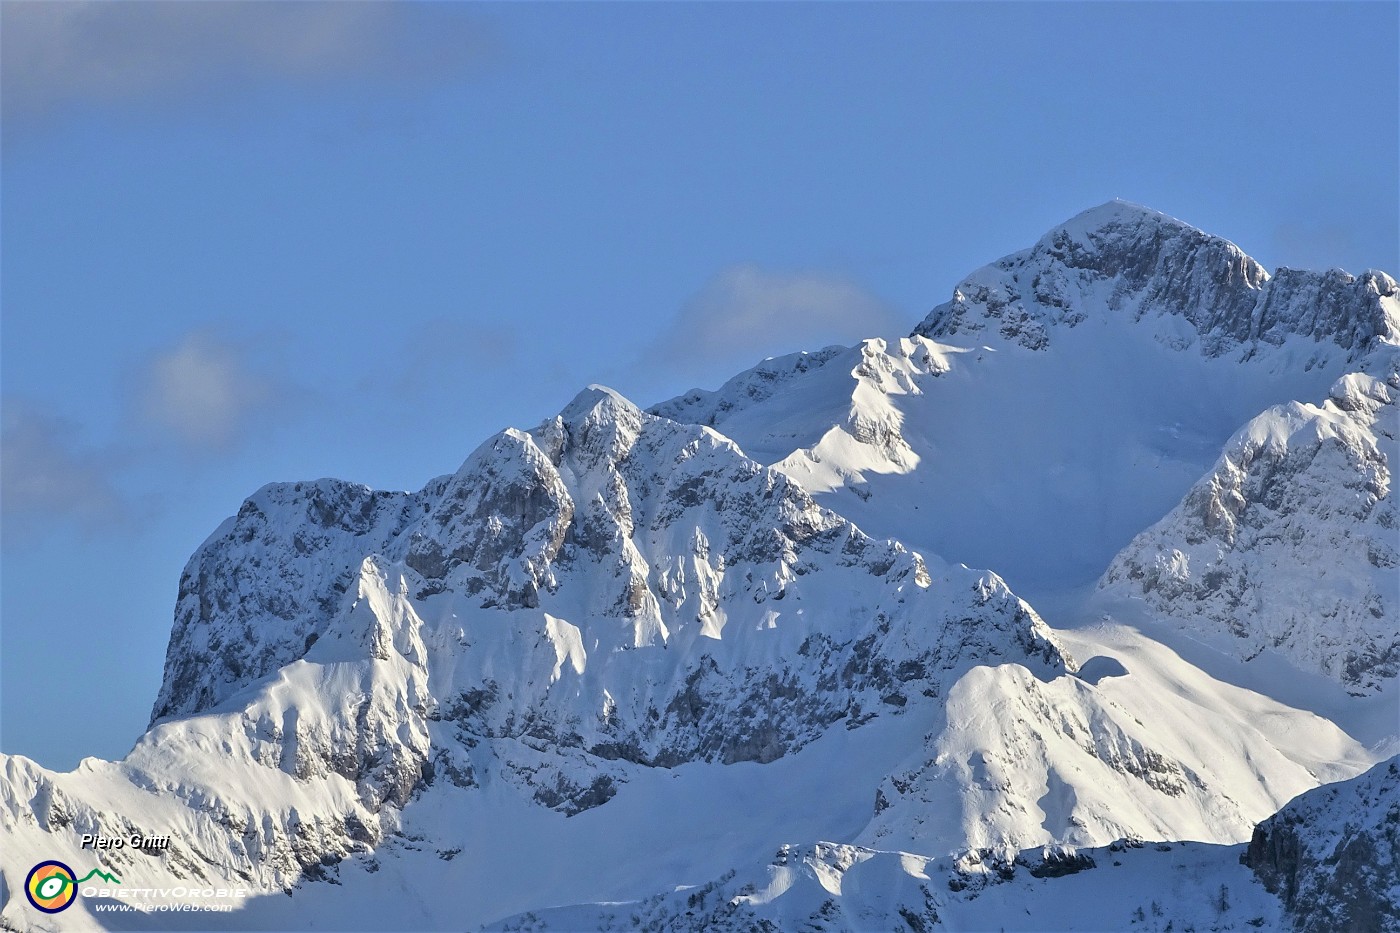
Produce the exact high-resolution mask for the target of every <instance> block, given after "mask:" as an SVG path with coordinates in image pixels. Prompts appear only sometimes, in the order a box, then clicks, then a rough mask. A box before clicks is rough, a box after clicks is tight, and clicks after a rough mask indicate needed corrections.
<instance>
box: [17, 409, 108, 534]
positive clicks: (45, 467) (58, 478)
mask: <svg viewBox="0 0 1400 933" xmlns="http://www.w3.org/2000/svg"><path fill="white" fill-rule="evenodd" d="M115 467H116V464H115V462H114V459H113V457H112V455H111V453H110V452H109V451H105V450H96V449H90V448H89V449H85V448H83V447H82V446H81V444H80V443H79V430H78V428H77V426H76V425H74V424H72V423H71V422H68V421H65V420H63V419H61V418H58V417H55V416H53V415H52V414H49V413H47V412H45V411H43V410H41V409H40V408H38V407H37V406H35V405H33V404H31V403H27V402H23V401H20V400H17V399H6V400H5V403H4V406H3V413H0V513H3V519H4V524H5V531H6V535H5V538H6V542H7V544H9V543H14V541H15V540H16V536H19V537H20V538H24V537H27V536H29V535H32V534H34V533H36V532H38V531H40V530H41V528H42V526H43V525H46V524H48V523H51V522H53V521H55V520H57V521H60V522H72V523H74V524H76V525H77V526H78V527H79V528H81V529H82V530H84V531H87V532H92V531H97V530H101V529H103V528H108V527H113V526H118V525H121V524H123V523H124V522H125V521H126V520H127V519H128V518H130V509H129V507H128V505H127V503H126V502H125V501H124V500H123V498H122V495H121V494H120V492H119V491H118V490H117V488H116V486H115V485H114V483H113V473H114V470H115Z"/></svg>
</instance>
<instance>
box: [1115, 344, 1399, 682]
mask: <svg viewBox="0 0 1400 933" xmlns="http://www.w3.org/2000/svg"><path fill="white" fill-rule="evenodd" d="M1398 440H1400V377H1398V376H1397V375H1396V374H1395V373H1394V372H1393V371H1392V372H1391V374H1390V375H1389V376H1388V378H1386V379H1381V378H1378V377H1376V376H1371V375H1367V374H1365V373H1356V374H1353V375H1350V376H1346V377H1344V378H1343V379H1341V380H1339V381H1338V382H1337V383H1336V384H1335V385H1334V386H1333V388H1332V391H1331V393H1330V396H1329V397H1328V398H1327V399H1326V400H1325V401H1323V402H1322V403H1321V404H1320V405H1308V404H1303V403H1299V402H1293V403H1290V404H1288V405H1281V406H1277V407H1275V408H1272V409H1270V410H1269V411H1267V412H1265V413H1263V414H1262V415H1260V416H1259V417H1257V418H1255V419H1254V420H1252V421H1251V422H1249V424H1247V425H1245V426H1244V427H1243V428H1242V429H1241V430H1240V431H1239V432H1238V433H1237V434H1236V435H1235V437H1234V438H1232V439H1231V441H1230V443H1229V444H1228V445H1227V446H1226V448H1225V452H1224V453H1223V454H1222V456H1221V458H1220V460H1219V461H1218V462H1217V464H1216V465H1215V467H1214V469H1212V470H1211V471H1210V472H1209V473H1208V474H1207V475H1206V476H1204V477H1203V478H1202V479H1201V480H1200V481H1199V482H1197V483H1196V484H1195V486H1193V487H1192V489H1191V491H1190V492H1188V493H1187V494H1186V497H1185V498H1184V499H1183V500H1182V502H1181V504H1180V505H1178V506H1177V507H1176V508H1175V509H1173V510H1172V511H1171V512H1170V513H1169V514H1168V515H1167V516H1166V517H1165V518H1163V519H1162V520H1161V521H1160V522H1158V523H1157V524H1156V525H1154V526H1153V527H1151V528H1150V529H1148V530H1147V531H1145V532H1143V533H1142V534H1140V535H1138V536H1137V537H1136V538H1135V539H1134V540H1133V542H1132V543H1131V544H1129V545H1128V547H1127V548H1125V549H1124V551H1123V552H1122V553H1120V554H1119V555H1118V557H1117V558H1115V559H1114V561H1113V563H1112V564H1111V565H1110V567H1109V568H1108V571H1107V572H1106V573H1105V574H1104V577H1103V579H1102V580H1101V581H1100V588H1101V589H1104V590H1106V591H1109V592H1123V593H1130V594H1133V595H1136V596H1140V597H1141V598H1143V599H1145V600H1146V601H1147V603H1148V605H1150V606H1151V607H1152V608H1153V609H1154V610H1155V611H1156V612H1158V613H1160V614H1161V615H1163V616H1165V617H1168V618H1170V619H1171V620H1172V621H1173V622H1175V623H1176V624H1178V625H1180V626H1182V627H1184V628H1187V629H1190V630H1193V631H1197V632H1200V633H1202V634H1207V635H1210V634H1226V633H1228V635H1229V636H1232V638H1233V649H1234V650H1235V651H1236V653H1238V654H1239V655H1240V656H1242V657H1245V658H1250V657H1253V656H1254V655H1256V654H1258V653H1259V652H1260V651H1261V650H1264V649H1266V648H1268V649H1273V650H1275V651H1277V652H1279V653H1282V654H1284V655H1286V656H1287V657H1288V658H1290V659H1291V660H1293V661H1294V662H1295V663H1296V664H1298V665H1299V666H1300V667H1303V668H1305V669H1308V670H1314V671H1319V672H1322V673H1325V674H1328V675H1329V676H1332V677H1335V678H1337V679H1338V680H1340V681H1341V682H1342V683H1344V684H1346V685H1347V686H1348V687H1349V688H1350V689H1353V690H1355V691H1357V692H1363V693H1364V692H1372V691H1377V690H1379V689H1381V688H1382V687H1383V686H1384V685H1385V684H1386V683H1387V682H1388V681H1390V680H1393V679H1394V678H1395V676H1396V674H1397V673H1400V632H1397V630H1396V625H1395V619H1396V617H1397V613H1400V607H1397V605H1396V601H1397V596H1398V595H1400V594H1397V592H1396V576H1397V572H1398V571H1397V567H1400V549H1398V548H1397V544H1398V543H1400V520H1397V515H1398V514H1400V513H1397V510H1396V499H1395V494H1394V489H1393V477H1392V473H1391V470H1392V468H1393V465H1394V463H1395V462H1396V461H1397V458H1400V444H1397V441H1398Z"/></svg>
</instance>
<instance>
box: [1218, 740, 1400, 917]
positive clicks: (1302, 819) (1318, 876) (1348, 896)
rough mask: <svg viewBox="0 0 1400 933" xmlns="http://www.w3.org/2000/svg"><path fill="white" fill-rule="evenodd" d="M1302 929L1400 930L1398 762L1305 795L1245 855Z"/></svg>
mask: <svg viewBox="0 0 1400 933" xmlns="http://www.w3.org/2000/svg"><path fill="white" fill-rule="evenodd" d="M1241 860H1242V861H1243V862H1244V863H1245V864H1246V865H1248V866H1249V867H1250V868H1252V869H1254V873H1255V874H1256V875H1258V876H1259V878H1260V880H1262V881H1263V882H1264V885H1265V886H1266V887H1267V888H1268V889H1269V890H1270V891H1271V892H1273V893H1275V894H1277V895H1278V896H1279V897H1280V898H1281V899H1282V900H1283V902H1284V905H1285V906H1286V907H1287V909H1288V911H1289V913H1290V915H1291V919H1292V920H1293V922H1294V928H1295V929H1297V930H1299V931H1305V933H1323V931H1329V933H1331V931H1335V933H1362V931H1387V933H1388V931H1394V930H1400V759H1396V758H1392V759H1390V760H1389V761H1385V762H1381V763H1380V764H1378V765H1376V766H1375V767H1374V768H1372V769H1371V770H1370V771H1368V772H1366V773H1365V774H1363V775H1361V776H1360V777H1357V778H1353V779H1352V780H1350V781H1343V782H1341V783H1339V784H1329V785H1327V786H1326V787H1320V788H1318V789H1317V790H1314V791H1309V792H1308V793H1306V794H1303V795H1302V796H1301V797H1299V798H1298V799H1297V800H1294V801H1292V802H1291V803H1289V804H1288V805H1287V806H1286V807H1284V808H1283V809H1282V810H1280V811H1279V812H1278V813H1277V814H1275V815H1274V816H1272V817H1270V818H1269V819H1267V820H1265V821H1264V822H1262V823H1260V824H1259V826H1258V828H1257V829H1255V831H1254V838H1252V839H1251V840H1250V842H1249V848H1248V850H1247V851H1246V852H1245V854H1244V856H1243V857H1242V859H1241Z"/></svg>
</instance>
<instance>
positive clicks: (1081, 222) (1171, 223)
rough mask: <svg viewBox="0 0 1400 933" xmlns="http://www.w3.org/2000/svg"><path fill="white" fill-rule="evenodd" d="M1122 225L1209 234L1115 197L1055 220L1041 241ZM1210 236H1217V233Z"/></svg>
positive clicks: (1086, 237) (1084, 237)
mask: <svg viewBox="0 0 1400 933" xmlns="http://www.w3.org/2000/svg"><path fill="white" fill-rule="evenodd" d="M1124 227H1133V228H1147V229H1151V230H1163V229H1166V230H1175V231H1179V232H1181V233H1194V234H1197V235H1199V236H1202V237H1209V235H1208V234H1206V233H1204V232H1203V231H1201V230H1199V229H1197V228H1196V227H1193V226H1191V225H1190V224H1188V223H1186V222H1184V221H1181V220H1177V219H1176V218H1175V217H1172V216H1170V215H1168V214H1164V213H1162V212H1161V211H1157V210H1153V209H1152V208H1150V207H1146V206H1144V205H1142V204H1136V203H1134V202H1132V201H1124V200H1123V199H1121V198H1114V199H1112V200H1111V201H1105V202H1104V203H1102V204H1100V205H1098V206H1097V207H1091V208H1089V209H1088V210H1085V211H1081V212H1080V213H1078V214H1075V215H1074V216H1073V217H1071V218H1070V219H1069V220H1066V221H1065V222H1064V223H1061V224H1057V225H1056V226H1054V227H1053V228H1051V229H1050V230H1049V232H1047V233H1046V234H1045V236H1043V237H1042V238H1041V242H1042V243H1044V242H1046V241H1047V240H1053V239H1054V238H1055V237H1056V236H1063V235H1068V236H1069V237H1071V238H1072V239H1074V240H1076V241H1078V242H1087V241H1090V240H1092V239H1095V238H1098V237H1102V236H1103V235H1105V234H1107V233H1109V232H1111V231H1115V230H1117V229H1120V228H1124ZM1209 238H1210V239H1219V238H1218V237H1209Z"/></svg>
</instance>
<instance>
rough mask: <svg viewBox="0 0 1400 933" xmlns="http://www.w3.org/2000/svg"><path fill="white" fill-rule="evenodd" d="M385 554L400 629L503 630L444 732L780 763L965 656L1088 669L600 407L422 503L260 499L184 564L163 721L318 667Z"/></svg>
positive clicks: (918, 572) (455, 690)
mask: <svg viewBox="0 0 1400 933" xmlns="http://www.w3.org/2000/svg"><path fill="white" fill-rule="evenodd" d="M366 561H370V562H372V563H373V565H374V567H376V568H383V572H384V573H387V574H389V575H390V576H392V577H393V579H395V580H397V581H399V582H398V583H397V584H395V585H397V586H402V587H404V588H405V593H404V594H401V595H400V596H397V597H396V599H400V600H401V601H403V608H402V610H401V611H400V615H403V614H409V615H412V616H413V617H415V618H417V617H419V616H422V617H427V618H433V617H434V613H436V616H437V617H438V618H441V616H442V614H443V613H444V612H446V613H447V615H448V616H449V617H457V618H465V617H467V615H468V614H473V615H479V617H480V618H481V619H482V621H481V622H480V623H479V624H478V626H477V627H472V626H467V627H462V628H461V635H460V638H461V640H462V641H463V642H465V643H470V645H471V648H470V650H467V649H466V648H464V647H458V648H457V649H455V651H456V653H457V654H459V655H460V657H459V658H457V659H456V660H454V661H453V663H452V665H451V669H452V673H451V675H450V677H449V676H446V675H439V676H435V677H433V678H432V679H431V682H430V683H429V685H428V689H429V690H430V692H431V693H432V694H433V697H432V702H435V703H436V704H437V707H438V708H437V715H438V716H440V717H441V718H442V719H444V720H451V721H452V722H454V723H455V724H456V726H457V727H458V728H460V729H462V730H463V731H464V733H465V734H470V735H474V736H477V737H492V738H501V737H522V736H527V737H531V738H533V739H535V740H537V741H543V742H549V743H551V744H552V745H556V746H560V745H562V746H567V747H572V748H577V749H580V750H582V751H586V752H588V753H589V754H590V755H594V756H597V757H599V758H601V759H621V760H626V761H630V762H634V763H638V764H643V765H662V766H673V765H676V764H680V763H682V762H685V761H694V760H716V761H724V762H733V761H742V760H753V761H770V760H773V759H774V758H777V757H780V756H781V755H783V754H786V753H787V752H789V751H791V750H793V749H795V748H798V747H801V745H803V744H805V743H806V742H808V741H811V740H812V739H813V738H814V737H816V736H817V735H819V734H820V733H821V732H822V731H823V730H824V729H826V728H827V727H828V726H830V725H831V724H832V723H834V722H836V721H837V720H843V719H845V720H848V721H851V722H859V721H864V720H865V719H868V718H869V717H870V716H872V715H874V714H876V713H878V712H879V711H880V710H897V709H900V708H902V707H903V706H904V705H905V704H906V703H908V702H910V701H911V700H917V699H919V698H921V697H924V696H936V695H938V693H939V691H940V689H941V687H940V684H941V682H942V681H943V680H944V679H945V678H946V677H947V675H948V672H950V671H952V670H954V669H956V668H961V667H965V666H966V665H968V664H972V663H989V662H998V661H1006V660H1015V661H1018V662H1021V663H1026V664H1029V665H1031V666H1032V667H1033V668H1034V669H1035V670H1036V671H1038V672H1041V673H1043V674H1044V675H1045V676H1055V675H1056V674H1057V673H1060V672H1062V671H1064V670H1065V669H1066V665H1067V664H1069V663H1070V662H1068V661H1067V659H1066V658H1065V656H1064V655H1063V653H1062V652H1060V650H1059V649H1058V648H1057V646H1056V645H1055V644H1054V642H1053V640H1052V639H1051V637H1050V636H1049V633H1048V630H1047V629H1045V627H1044V626H1043V624H1042V623H1041V622H1040V621H1039V619H1037V618H1036V617H1035V615H1034V614H1033V613H1032V612H1031V611H1030V610H1029V609H1028V608H1027V607H1026V606H1024V605H1023V604H1022V603H1020V602H1019V601H1018V600H1017V599H1016V598H1015V597H1014V596H1013V595H1012V594H1011V593H1010V592H1009V591H1008V590H1007V589H1006V587H1005V586H1004V585H1003V584H1002V583H1001V582H1000V581H999V580H997V579H996V577H995V576H994V575H980V574H977V573H974V572H971V571H966V570H962V569H956V568H945V567H942V566H941V565H939V566H937V567H936V568H935V571H934V573H933V574H930V571H929V568H928V567H927V566H926V564H925V562H924V561H923V560H922V559H921V558H920V557H918V556H917V555H915V554H912V553H910V552H909V551H907V550H906V549H904V548H903V547H902V546H901V545H899V544H898V543H896V542H891V541H876V540H873V539H871V538H869V537H867V536H866V535H864V534H863V533H861V532H860V530H859V529H857V528H856V527H855V526H853V525H852V524H851V523H850V522H848V521H846V520H844V519H842V518H840V517H838V516H836V515H835V514H833V513H831V512H829V511H827V510H826V509H823V508H821V507H819V506H817V505H816V504H815V503H814V502H813V501H812V499H811V497H810V496H809V495H808V494H807V493H806V491H805V490H804V489H803V488H802V487H801V486H799V485H798V484H797V483H795V482H793V481H792V480H791V479H789V478H788V477H786V476H784V475H783V474H781V473H779V472H777V471H774V470H770V469H765V468H764V467H762V466H760V465H759V464H757V463H755V462H753V461H751V460H749V459H748V458H746V457H745V456H743V454H742V453H741V452H740V451H739V450H738V448H736V447H735V446H734V445H733V443H731V442H730V441H728V440H726V439H725V438H723V437H722V436H720V435H718V434H716V433H714V432H713V431H711V430H709V429H706V428H702V427H696V426H687V425H680V424H677V423H674V422H671V421H668V420H665V419H662V418H658V417H655V416H652V415H649V414H646V413H643V412H641V411H640V410H638V409H637V408H636V407H635V406H633V405H632V404H631V403H629V402H627V401H626V400H624V399H622V398H621V397H620V396H617V395H615V394H613V393H611V392H608V391H606V390H602V389H592V390H589V391H587V392H585V393H583V394H582V395H580V397H579V398H578V399H577V400H576V401H575V402H574V403H573V404H571V405H570V406H569V407H568V408H566V409H565V411H564V412H563V413H561V415H560V416H559V417H558V418H555V419H553V420H552V421H550V422H547V423H546V424H544V425H542V426H541V427H540V428H538V429H536V430H535V431H533V432H521V431H514V430H512V431H507V432H505V433H503V434H501V435H500V436H498V437H497V438H495V439H494V440H492V441H491V442H489V443H487V444H485V445H483V446H482V447H481V448H480V449H478V450H477V452H476V453H474V454H473V455H472V457H471V458H469V459H468V460H467V462H466V463H465V464H464V465H463V467H462V468H461V470H459V471H458V472H457V473H456V474H454V475H453V476H451V477H445V478H443V479H439V480H435V481H434V482H432V483H430V484H429V485H428V486H427V487H426V488H425V489H424V490H423V491H421V492H419V493H416V494H411V495H410V494H388V493H375V492H372V491H370V490H368V489H365V488H363V487H356V486H350V485H348V484H338V483H331V482H327V481H323V482H320V483H312V484H296V485H291V486H275V487H268V488H266V489H264V490H261V491H260V492H259V493H258V494H257V495H255V496H254V497H253V498H252V499H250V500H249V501H248V503H247V504H245V506H244V507H243V509H241V510H240V512H239V515H238V516H237V517H236V518H235V519H234V520H233V521H232V522H231V523H226V525H225V526H224V527H223V528H222V529H221V530H220V532H219V533H217V534H216V535H215V536H214V537H213V538H211V540H210V541H209V542H208V543H206V544H205V546H204V547H203V548H201V550H200V552H199V553H198V554H197V555H196V556H195V558H194V559H193V560H192V561H191V563H190V567H189V569H188V570H187V571H186V574H185V585H184V588H183V590H182V595H181V599H180V603H179V606H178V608H177V622H176V628H175V631H174V634H173V635H172V639H171V648H170V651H169V658H170V663H169V665H168V669H167V675H166V680H165V684H164V685H163V687H162V691H161V700H160V703H159V705H158V707H157V714H158V716H170V715H173V714H186V715H187V714H190V713H197V712H201V711H203V710H205V709H209V708H212V707H215V706H216V705H217V704H219V703H220V702H222V701H224V700H225V699H226V698H228V697H230V696H232V695H233V694H234V693H235V692H237V691H238V690H239V689H241V688H243V687H245V686H247V685H249V684H252V683H254V682H256V681H257V680H258V679H259V678H262V677H265V676H267V675H268V674H270V673H273V672H274V671H276V670H278V669H280V668H283V667H285V666H286V665H288V664H291V663H293V662H295V661H297V660H299V659H303V658H305V659H310V658H313V657H315V651H316V646H317V645H319V644H322V643H323V640H324V639H325V638H326V637H327V633H328V632H330V631H333V630H334V629H335V627H336V626H337V625H338V624H340V623H339V621H338V620H340V619H341V618H343V617H345V615H346V614H347V613H352V612H354V611H355V606H356V605H358V604H357V603H353V602H349V601H348V600H349V595H348V594H349V592H350V590H351V584H352V583H353V581H354V579H355V578H356V577H357V575H361V574H363V573H364V572H365V570H364V567H365V566H366V564H365V562H366ZM259 580H261V581H263V582H262V583H261V584H259V583H255V582H254V581H259ZM836 594H840V596H839V599H837V598H835V597H836ZM482 613H484V614H485V615H480V614H482ZM487 620H492V621H487ZM429 628H430V629H438V628H439V627H438V626H430V627H429ZM415 637H417V636H415ZM367 650H370V651H371V654H373V655H374V656H376V657H378V656H379V655H380V654H383V650H382V649H376V648H371V649H367ZM656 652H661V654H659V655H658V654H656ZM444 666H445V665H442V664H439V668H443V667H444Z"/></svg>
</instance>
